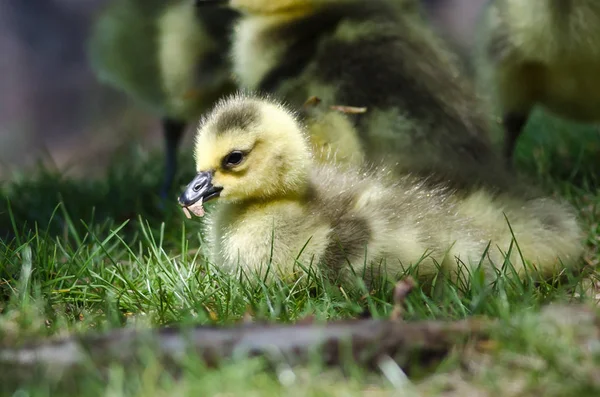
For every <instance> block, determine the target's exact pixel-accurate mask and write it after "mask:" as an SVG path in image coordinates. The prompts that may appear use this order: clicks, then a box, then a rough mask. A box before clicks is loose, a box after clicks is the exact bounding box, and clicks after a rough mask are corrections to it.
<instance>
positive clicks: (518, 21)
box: [477, 0, 600, 161]
mask: <svg viewBox="0 0 600 397" xmlns="http://www.w3.org/2000/svg"><path fill="white" fill-rule="evenodd" d="M482 29H483V30H484V32H483V34H482V35H481V37H482V38H483V40H481V41H480V43H479V45H478V54H477V57H478V62H477V73H478V75H479V80H480V84H481V85H482V87H481V90H482V91H484V90H485V91H488V90H490V83H491V89H492V91H493V97H492V98H488V99H491V100H492V101H493V102H496V103H494V105H495V106H497V107H499V111H500V113H501V118H502V121H503V127H504V135H505V140H504V155H505V157H506V158H507V160H509V161H510V160H511V159H512V155H513V152H514V148H515V146H516V144H517V140H518V138H519V136H520V135H521V132H522V131H523V128H524V127H525V124H526V123H527V120H528V119H529V115H530V113H531V112H532V110H533V108H534V107H535V106H536V105H541V106H543V107H544V108H545V109H546V110H549V111H550V112H552V113H554V114H556V115H558V116H562V117H565V118H569V119H571V120H574V121H579V122H597V121H599V120H600V73H598V71H599V70H600V2H598V1H596V0H536V1H525V0H494V1H491V2H490V4H489V6H488V7H487V10H486V11H485V12H484V14H483V18H482Z"/></svg>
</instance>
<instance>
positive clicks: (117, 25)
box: [89, 0, 236, 198]
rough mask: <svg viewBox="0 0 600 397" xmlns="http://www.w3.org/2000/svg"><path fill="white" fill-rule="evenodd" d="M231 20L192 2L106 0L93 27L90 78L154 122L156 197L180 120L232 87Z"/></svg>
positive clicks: (169, 176)
mask: <svg viewBox="0 0 600 397" xmlns="http://www.w3.org/2000/svg"><path fill="white" fill-rule="evenodd" d="M200 11H201V12H200ZM235 17H236V12H235V11H232V10H228V9H226V8H212V9H206V8H205V9H202V10H199V9H198V8H197V7H196V6H195V1H194V0H169V1H165V0H113V1H112V2H110V3H109V4H108V5H107V6H106V8H104V9H103V10H102V13H101V14H100V15H99V17H98V20H97V22H96V24H95V26H94V28H93V31H92V36H91V38H90V41H89V56H90V62H91V65H92V68H93V70H94V71H95V73H96V75H97V76H98V78H99V79H100V80H101V81H103V82H105V83H107V84H110V85H111V86H112V87H114V88H116V89H119V90H121V91H123V92H124V93H126V94H127V95H129V96H131V97H132V98H134V99H135V100H137V101H138V102H139V103H140V104H141V105H143V106H145V107H146V108H148V109H149V110H151V111H153V112H154V113H155V114H157V115H159V116H160V117H161V119H162V128H163V132H164V137H165V145H166V167H165V168H166V169H165V177H164V185H163V187H162V190H161V193H162V196H163V198H164V197H165V195H166V193H167V191H168V190H169V189H170V187H171V185H172V183H173V179H174V176H175V173H176V171H177V148H178V146H179V142H180V140H181V138H182V136H183V133H184V130H185V127H186V124H187V122H188V121H191V120H194V121H196V120H197V119H198V117H199V116H200V114H201V112H203V111H204V110H206V109H207V108H208V107H209V106H212V105H213V104H214V101H216V99H217V98H218V97H219V96H221V95H223V94H225V93H230V92H232V90H233V87H234V86H235V85H234V83H233V81H232V79H231V73H230V71H231V69H230V66H229V62H228V58H227V52H228V48H229V34H230V28H231V26H232V23H233V20H234V19H235Z"/></svg>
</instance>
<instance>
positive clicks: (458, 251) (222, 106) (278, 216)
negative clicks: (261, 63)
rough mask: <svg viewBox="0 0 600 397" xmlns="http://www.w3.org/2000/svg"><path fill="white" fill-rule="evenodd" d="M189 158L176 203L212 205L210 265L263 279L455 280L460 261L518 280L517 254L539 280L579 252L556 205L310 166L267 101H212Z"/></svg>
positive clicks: (300, 135)
mask: <svg viewBox="0 0 600 397" xmlns="http://www.w3.org/2000/svg"><path fill="white" fill-rule="evenodd" d="M195 158H196V170H197V172H198V175H197V177H196V178H195V179H194V181H192V182H191V183H190V184H189V185H188V188H187V189H186V191H185V192H184V193H183V194H182V196H181V197H180V203H181V204H182V205H184V206H189V205H193V204H194V203H196V202H198V200H200V199H203V200H205V201H207V200H211V199H215V200H216V204H215V205H216V208H214V211H211V212H210V213H208V214H207V215H206V216H207V219H206V223H205V224H206V225H207V233H206V235H207V236H208V244H209V246H210V254H209V255H210V260H211V261H212V262H213V263H214V264H216V265H218V266H225V267H231V268H232V269H238V268H242V269H245V270H246V271H248V272H258V273H259V274H261V275H263V276H264V272H265V271H266V269H267V266H269V265H270V266H271V269H273V270H274V271H275V272H276V273H277V274H278V275H279V276H281V277H291V276H292V275H293V273H294V271H295V270H298V268H299V267H298V266H297V264H298V263H300V264H302V265H303V266H310V265H311V264H312V265H313V266H316V268H317V269H319V270H321V271H323V272H325V273H326V274H327V275H328V276H331V277H334V278H335V277H338V276H341V277H342V278H344V279H347V278H348V277H350V275H351V274H352V273H353V272H356V274H359V275H361V274H362V275H363V277H364V278H365V279H366V280H367V281H369V280H371V278H372V277H378V276H381V275H387V276H389V277H392V278H393V277H395V276H397V275H398V274H399V273H402V272H404V271H406V270H407V269H409V267H410V266H412V265H416V264H418V270H417V273H418V276H419V277H420V278H423V279H431V278H432V277H434V276H435V275H436V274H437V273H438V271H439V270H440V269H441V270H442V271H447V272H448V274H449V275H450V276H453V275H454V276H455V277H456V275H457V270H458V267H459V265H458V263H459V262H457V259H460V261H462V263H464V264H465V265H467V266H475V265H478V264H479V263H480V261H481V262H482V266H483V267H484V269H485V270H486V271H487V272H488V273H490V274H493V272H494V268H495V267H498V268H499V267H501V266H502V264H503V262H504V255H506V254H507V253H509V252H510V256H509V258H510V260H511V263H512V264H513V266H514V268H515V269H516V271H517V273H518V274H519V275H520V276H524V275H525V274H526V268H525V264H524V262H523V261H522V258H521V256H520V253H522V254H523V258H524V259H526V260H529V261H531V262H532V263H533V264H534V265H535V266H536V267H537V269H538V270H539V274H542V275H544V276H548V275H550V274H553V273H554V272H557V271H559V270H560V269H562V268H563V267H573V266H575V264H576V263H577V261H578V259H579V257H580V255H581V253H582V244H581V237H582V236H581V229H580V228H579V226H578V224H577V221H576V218H575V215H574V213H573V210H572V209H571V208H570V207H569V206H568V205H566V204H564V203H561V202H559V201H556V200H553V199H550V198H545V197H543V196H537V197H532V198H523V197H520V196H513V195H508V194H494V193H490V192H488V191H487V190H485V189H479V190H476V191H474V192H471V193H468V194H465V193H461V192H458V191H457V190H456V189H454V188H452V187H450V186H449V185H448V184H432V183H430V181H427V180H425V179H423V178H421V177H417V176H410V175H405V176H402V177H398V176H397V175H396V176H394V177H390V175H388V174H386V173H385V172H384V171H383V170H381V169H371V170H365V169H358V168H357V169H353V168H351V167H344V168H343V169H342V168H340V167H337V166H335V165H333V164H323V163H319V162H316V161H315V160H314V158H313V157H312V154H311V151H310V145H309V143H308V137H307V132H306V131H305V130H304V129H303V126H302V125H301V124H300V123H299V122H298V121H297V120H296V118H295V115H294V114H292V113H291V112H290V111H289V110H288V109H287V108H286V107H284V106H283V105H281V104H279V103H277V102H275V101H274V100H273V99H267V98H257V97H249V96H241V95H238V96H235V97H232V98H229V99H227V100H224V101H222V102H220V103H219V105H218V106H217V107H216V108H215V109H214V111H213V112H212V113H210V114H209V115H208V116H207V117H206V118H205V119H204V120H203V121H202V123H201V125H200V127H199V129H198V135H197V137H196V146H195ZM505 215H506V217H507V218H508V221H509V222H510V227H509V225H508V224H507V222H506V219H505ZM510 228H512V230H513V232H514V236H515V237H516V241H517V243H518V244H519V248H518V249H517V247H516V246H514V242H513V234H512V232H511V229H510ZM488 245H489V251H488V252H487V255H484V254H485V253H486V250H487V248H488ZM511 246H512V248H511ZM519 252H520V253H519ZM365 264H366V265H367V267H366V269H365ZM494 266H495V267H494Z"/></svg>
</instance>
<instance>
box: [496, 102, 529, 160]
mask: <svg viewBox="0 0 600 397" xmlns="http://www.w3.org/2000/svg"><path fill="white" fill-rule="evenodd" d="M528 117H529V114H528V113H525V114H523V113H512V112H511V113H506V114H505V115H504V117H503V118H502V123H503V124H504V158H505V159H506V161H507V162H508V163H509V164H510V163H512V159H513V154H514V151H515V146H516V145H517V139H519V136H520V135H521V132H523V128H524V127H525V124H526V123H527V119H528Z"/></svg>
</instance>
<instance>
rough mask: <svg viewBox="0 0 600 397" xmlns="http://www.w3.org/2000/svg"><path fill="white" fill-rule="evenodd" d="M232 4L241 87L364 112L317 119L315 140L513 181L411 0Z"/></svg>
mask: <svg viewBox="0 0 600 397" xmlns="http://www.w3.org/2000/svg"><path fill="white" fill-rule="evenodd" d="M212 1H214V0H212ZM217 1H218V0H217ZM210 2H211V0H204V3H207V4H208V3H210ZM228 4H229V7H231V8H233V9H235V10H237V11H239V12H240V14H241V17H240V19H238V21H237V22H236V26H235V29H234V34H233V39H232V51H231V57H232V63H233V70H234V73H235V76H236V78H237V81H238V84H239V86H240V87H243V88H246V89H248V90H251V91H253V90H258V91H261V92H266V93H271V94H274V95H276V96H277V97H279V98H283V99H285V101H286V102H287V103H289V104H291V105H292V106H293V107H300V106H301V105H302V103H304V101H306V99H307V98H309V97H311V96H317V97H319V98H320V99H321V101H322V102H321V105H322V106H324V107H325V108H327V107H330V106H332V105H346V106H353V107H366V108H367V110H366V112H365V113H362V114H345V115H344V117H340V118H339V119H338V121H339V123H340V124H341V125H340V126H339V127H337V128H330V127H329V126H328V127H326V128H320V124H319V123H313V126H311V128H310V132H311V134H310V136H311V139H313V140H316V141H317V142H318V143H319V144H320V145H321V146H329V147H330V148H332V150H333V151H335V152H336V153H337V154H338V155H339V156H341V157H347V155H348V154H352V153H354V152H356V148H357V145H356V142H358V143H359V145H358V146H359V148H360V150H361V155H360V159H366V160H367V161H374V160H377V161H383V162H385V164H388V165H391V166H394V167H395V168H396V169H397V170H398V171H399V172H401V173H402V172H411V173H416V174H420V175H430V176H431V177H432V178H436V179H438V180H450V181H453V182H454V183H455V184H456V185H465V186H472V185H477V184H487V185H495V186H503V187H505V186H506V185H509V184H510V182H508V181H507V179H506V178H507V175H506V174H507V173H506V172H505V170H504V168H503V165H502V166H500V164H499V163H501V161H500V159H499V158H498V157H499V156H497V155H496V153H495V152H494V150H493V149H492V145H491V140H490V137H489V136H488V131H487V125H486V119H485V117H483V115H482V114H481V112H480V103H479V101H478V100H477V98H476V95H475V90H474V87H473V86H472V84H471V82H470V81H469V80H468V79H467V78H465V76H464V75H463V72H462V71H461V70H460V66H459V65H460V62H459V61H458V59H457V57H456V56H455V54H454V53H452V52H451V51H450V50H449V49H448V48H447V47H446V45H445V44H444V42H443V41H442V40H441V39H440V38H439V37H438V36H436V34H435V33H434V31H433V29H431V28H430V27H429V26H428V24H427V22H426V21H425V19H424V18H423V16H422V15H421V10H420V7H419V6H420V4H419V3H418V2H417V1H415V0H390V1H386V0H370V1H363V0H285V1H277V2H273V1H270V0H231V1H229V2H228ZM257 54H260V55H257ZM313 127H314V128H313ZM340 131H346V132H344V133H343V134H342V133H340ZM329 133H332V134H337V135H336V136H334V137H330V136H328V134H329ZM340 135H342V136H347V137H348V142H350V144H349V145H347V146H346V145H345V142H346V141H345V140H343V139H339V136H340ZM328 142H329V143H330V144H329V145H328ZM317 146H319V145H317Z"/></svg>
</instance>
